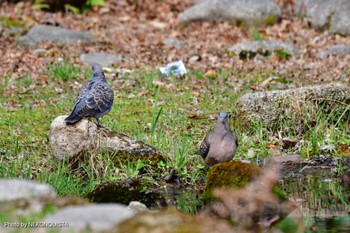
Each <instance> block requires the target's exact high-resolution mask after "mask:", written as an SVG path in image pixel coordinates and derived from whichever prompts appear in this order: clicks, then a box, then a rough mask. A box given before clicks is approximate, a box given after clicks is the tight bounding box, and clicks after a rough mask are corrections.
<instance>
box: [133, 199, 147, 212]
mask: <svg viewBox="0 0 350 233" xmlns="http://www.w3.org/2000/svg"><path fill="white" fill-rule="evenodd" d="M128 208H129V209H131V210H132V211H134V212H136V213H139V212H145V211H148V210H149V209H148V208H147V206H146V205H145V204H143V203H141V202H139V201H131V202H130V203H129V205H128Z"/></svg>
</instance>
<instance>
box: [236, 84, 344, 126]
mask: <svg viewBox="0 0 350 233" xmlns="http://www.w3.org/2000/svg"><path fill="white" fill-rule="evenodd" d="M349 103H350V86H349V85H348V84H346V83H327V84H320V85H311V86H305V87H301V88H296V89H289V90H278V91H263V92H253V93H247V94H245V95H243V96H242V97H241V98H240V99H239V100H238V103H237V106H236V107H235V110H236V117H235V120H234V124H235V125H236V126H238V125H240V126H241V127H244V128H251V127H253V125H254V124H257V123H259V122H261V123H262V126H263V127H264V128H268V129H272V130H274V129H278V127H279V126H281V122H283V124H285V125H287V126H293V127H295V128H294V129H295V130H304V128H305V126H306V125H309V126H310V125H313V124H314V123H315V122H314V121H315V119H316V114H317V113H318V112H319V111H321V110H322V111H323V112H325V113H328V114H329V113H331V114H332V116H333V119H343V120H350V119H349V115H350V114H343V113H344V112H348V111H349V109H347V110H346V107H347V104H349ZM340 117H342V118H340ZM299 132H300V131H299Z"/></svg>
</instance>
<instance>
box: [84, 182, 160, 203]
mask: <svg viewBox="0 0 350 233" xmlns="http://www.w3.org/2000/svg"><path fill="white" fill-rule="evenodd" d="M87 198H88V199H90V200H91V201H93V202H97V203H121V204H125V205H129V203H130V202H131V201H139V202H141V203H143V204H145V205H146V206H147V207H149V208H160V207H165V206H167V204H166V201H165V198H164V197H163V195H162V194H161V193H160V192H159V191H158V190H156V187H154V185H153V184H152V183H150V182H148V181H146V180H143V179H136V178H134V179H128V180H119V181H115V182H105V183H101V184H99V185H97V187H96V188H95V189H94V190H93V191H92V192H90V193H89V194H88V195H87Z"/></svg>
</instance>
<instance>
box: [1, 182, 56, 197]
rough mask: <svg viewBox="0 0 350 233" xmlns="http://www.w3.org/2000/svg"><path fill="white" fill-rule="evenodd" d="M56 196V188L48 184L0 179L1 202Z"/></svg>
mask: <svg viewBox="0 0 350 233" xmlns="http://www.w3.org/2000/svg"><path fill="white" fill-rule="evenodd" d="M55 196H56V192H55V190H54V189H53V188H52V187H51V186H50V185H47V184H40V183H37V182H34V181H31V180H21V179H0V202H1V201H15V200H19V199H32V198H42V197H55Z"/></svg>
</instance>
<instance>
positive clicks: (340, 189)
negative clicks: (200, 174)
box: [168, 166, 350, 233]
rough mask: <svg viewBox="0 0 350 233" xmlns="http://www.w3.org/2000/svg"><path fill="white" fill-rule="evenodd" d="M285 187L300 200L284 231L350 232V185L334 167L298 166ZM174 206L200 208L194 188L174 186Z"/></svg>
mask: <svg viewBox="0 0 350 233" xmlns="http://www.w3.org/2000/svg"><path fill="white" fill-rule="evenodd" d="M280 187H281V189H282V190H283V191H284V192H286V194H287V195H288V196H289V197H290V198H292V199H293V200H296V201H297V203H298V207H297V208H296V209H295V211H293V212H292V213H291V214H290V215H288V216H287V217H286V218H285V219H284V220H282V221H281V222H280V223H278V224H277V226H276V227H277V228H278V229H279V230H280V231H282V232H284V233H297V232H298V233H300V232H305V233H312V232H317V233H338V232H339V233H345V232H347V233H350V215H349V214H348V211H349V210H350V187H345V186H344V185H342V181H341V180H340V179H338V178H336V177H335V176H334V173H333V172H331V171H330V168H329V167H327V168H324V169H323V168H321V167H305V166H300V168H297V169H294V171H292V172H290V173H289V174H287V175H285V176H284V178H283V179H282V180H281V181H280ZM169 191H170V192H171V193H172V195H171V196H172V198H171V199H172V202H173V203H172V205H175V206H177V208H178V209H179V210H181V211H184V212H189V213H196V212H197V210H199V209H200V205H201V203H200V201H198V198H199V196H200V194H198V193H197V192H196V191H195V190H194V188H193V187H192V188H187V189H186V188H185V189H177V188H170V189H169V190H168V193H169Z"/></svg>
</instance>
